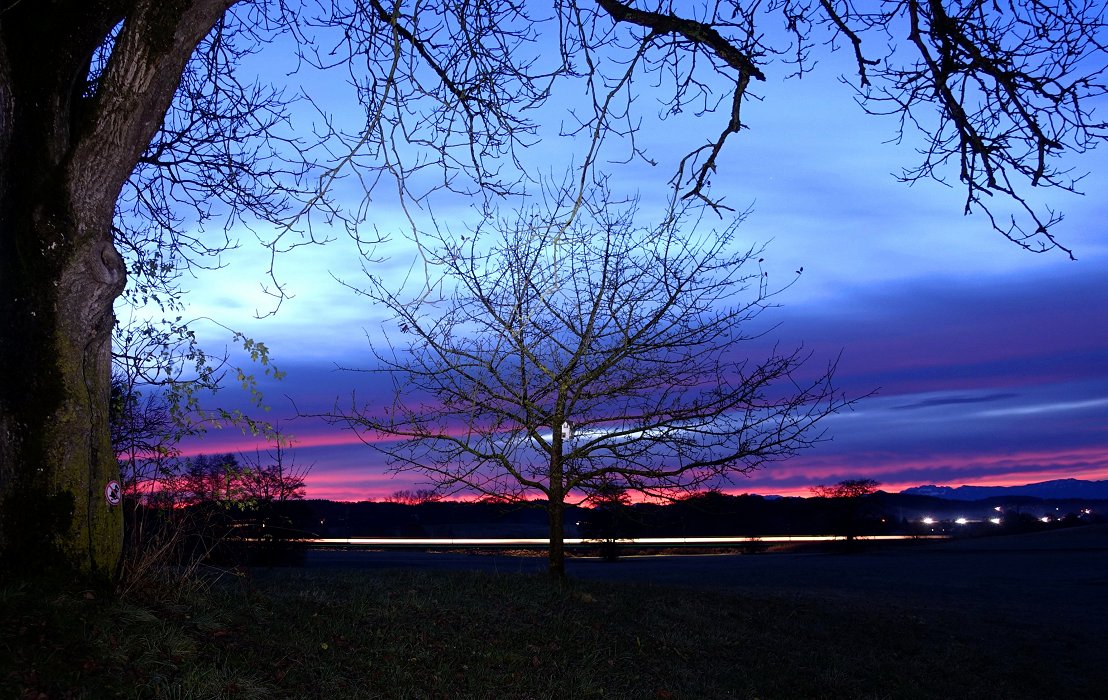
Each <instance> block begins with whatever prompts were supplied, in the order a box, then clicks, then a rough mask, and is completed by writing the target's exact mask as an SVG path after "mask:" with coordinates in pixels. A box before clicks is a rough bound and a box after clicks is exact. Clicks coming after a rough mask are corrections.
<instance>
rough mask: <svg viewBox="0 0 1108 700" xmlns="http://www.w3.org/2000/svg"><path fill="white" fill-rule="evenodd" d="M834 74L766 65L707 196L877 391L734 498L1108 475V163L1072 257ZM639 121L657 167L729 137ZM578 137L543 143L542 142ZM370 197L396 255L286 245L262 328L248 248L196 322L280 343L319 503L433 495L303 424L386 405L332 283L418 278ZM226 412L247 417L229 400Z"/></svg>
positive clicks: (704, 128)
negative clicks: (1017, 235) (276, 295)
mask: <svg viewBox="0 0 1108 700" xmlns="http://www.w3.org/2000/svg"><path fill="white" fill-rule="evenodd" d="M825 64H826V65H824V66H822V67H821V69H820V70H817V71H816V72H815V73H814V74H813V75H810V76H807V77H805V78H804V79H803V80H800V81H797V80H792V81H788V82H782V81H780V80H776V79H774V76H773V75H771V80H770V81H767V84H766V85H765V86H764V87H763V86H759V87H760V96H761V98H762V99H761V100H760V101H755V102H750V103H748V104H747V106H746V107H744V110H745V111H744V117H745V118H746V119H747V123H748V125H749V127H750V128H749V129H748V130H746V131H744V132H742V133H741V134H739V135H738V136H736V137H733V138H732V140H731V141H729V142H728V144H727V146H726V148H725V151H724V155H723V158H722V160H721V162H720V165H719V171H718V174H717V176H716V180H717V181H716V182H715V183H714V187H715V188H716V189H715V191H717V192H720V191H723V192H726V194H727V197H728V201H729V202H732V203H734V204H737V205H739V207H740V208H745V207H747V206H749V207H750V213H749V214H748V215H747V217H746V219H745V221H744V222H743V224H742V227H741V229H740V231H741V236H742V237H743V238H744V241H747V242H749V243H762V244H765V246H766V252H765V257H766V260H767V263H766V264H767V269H768V270H770V272H771V276H772V278H773V279H775V280H780V281H786V282H787V281H791V280H792V279H793V278H794V277H795V278H796V281H795V283H794V284H792V285H791V286H790V287H789V288H788V289H787V291H786V292H784V293H783V294H782V295H781V297H779V298H778V301H779V302H780V303H781V304H782V307H781V308H780V309H776V310H774V311H773V313H772V321H773V322H774V323H775V324H777V325H776V326H775V327H774V329H773V330H772V331H771V337H772V338H773V339H779V340H780V341H781V342H782V343H783V344H785V345H789V344H794V345H795V344H799V343H803V344H804V346H805V347H806V348H808V349H810V350H811V351H812V352H813V361H817V362H825V361H830V360H834V359H835V358H838V370H837V373H836V382H837V384H838V385H839V387H840V388H842V389H843V390H845V391H846V392H847V393H848V395H852V396H856V397H865V398H861V399H860V400H859V401H858V402H857V403H856V405H855V406H854V408H853V410H851V411H847V412H844V413H841V414H839V415H836V416H833V417H831V418H829V419H827V420H826V421H825V422H824V423H823V424H822V426H823V428H824V429H825V435H824V437H825V440H824V441H822V442H820V443H819V444H818V445H817V446H816V447H814V448H813V449H810V450H808V451H806V452H803V453H802V454H801V455H799V456H797V457H795V458H792V459H790V460H788V461H785V462H779V463H774V464H772V465H770V466H769V467H768V468H766V469H764V470H760V471H758V472H755V473H754V474H752V475H750V476H739V477H736V478H735V480H734V481H733V482H732V483H731V484H730V485H728V486H726V487H725V490H728V491H732V492H735V493H759V494H763V495H770V494H778V495H809V493H810V491H809V490H810V488H811V487H812V486H814V485H817V484H829V483H834V482H837V481H840V480H843V479H856V478H869V479H875V480H877V481H878V482H880V483H881V484H882V488H884V489H885V490H889V491H898V490H901V489H903V488H907V487H911V486H917V485H923V484H937V485H949V486H959V485H964V484H968V485H1018V484H1025V483H1032V482H1036V481H1044V480H1047V479H1056V478H1081V479H1108V304H1106V302H1108V203H1106V202H1105V199H1104V194H1103V193H1105V192H1108V153H1106V152H1093V153H1090V154H1087V156H1085V157H1082V158H1080V159H1077V160H1075V161H1074V162H1073V164H1074V165H1075V167H1076V168H1077V169H1078V170H1080V171H1083V172H1084V171H1087V172H1089V175H1088V177H1087V178H1086V179H1085V180H1084V181H1083V182H1082V185H1081V189H1082V191H1083V192H1085V193H1086V194H1085V196H1073V195H1067V194H1065V193H1053V194H1049V193H1048V194H1046V195H1044V196H1045V200H1044V201H1046V202H1049V203H1050V204H1051V205H1052V206H1054V207H1055V208H1058V209H1061V210H1062V211H1063V212H1064V213H1065V215H1066V218H1065V221H1064V222H1063V223H1062V224H1061V225H1060V226H1059V227H1058V229H1057V233H1058V235H1059V236H1060V238H1061V239H1062V241H1063V242H1064V243H1065V245H1066V246H1067V247H1070V248H1071V249H1072V250H1073V251H1074V253H1075V255H1076V257H1077V260H1076V261H1072V260H1070V259H1068V257H1067V256H1066V255H1065V254H1063V253H1060V252H1050V253H1045V254H1034V253H1030V252H1027V251H1024V250H1021V249H1019V248H1018V247H1017V246H1015V245H1014V244H1012V243H1011V242H1009V241H1007V240H1005V239H1004V238H1002V237H1001V236H1000V235H999V234H997V233H995V232H993V231H992V230H991V229H990V227H989V224H988V222H987V220H985V219H984V217H983V216H981V215H976V216H969V217H966V216H963V213H962V208H963V201H962V198H963V196H964V195H963V192H962V191H961V190H960V189H959V188H957V187H953V188H950V187H945V186H943V185H940V184H937V183H932V182H927V183H919V184H916V185H914V186H912V187H908V186H906V185H903V184H900V183H898V182H896V180H895V178H894V176H893V174H894V173H897V172H899V171H900V170H901V169H902V168H904V167H909V166H912V165H914V164H915V155H914V153H913V152H912V148H911V143H901V144H897V143H891V142H890V141H891V140H892V139H893V138H894V137H895V135H896V132H895V127H896V123H895V120H893V119H882V118H878V117H872V116H867V115H865V114H863V113H862V111H861V109H860V108H859V107H858V106H857V105H855V104H854V102H853V100H852V97H851V93H850V91H849V89H846V88H844V87H843V86H842V85H840V84H839V83H838V81H837V79H836V75H837V72H847V73H849V71H839V70H838V69H839V68H842V66H841V65H839V66H837V65H836V59H834V58H832V59H831V60H828V61H825ZM779 72H780V71H779ZM645 124H646V126H645V130H644V132H643V133H642V140H643V143H644V144H645V145H646V146H647V147H648V149H650V150H651V153H654V154H658V155H659V160H660V161H661V162H662V163H663V164H664V163H666V162H672V160H673V159H674V158H676V157H678V156H679V155H680V154H681V153H682V152H683V151H682V148H684V149H685V150H687V147H688V144H689V143H690V141H689V140H688V138H693V139H695V138H708V137H713V136H714V135H715V134H716V133H718V129H719V126H718V120H715V121H708V120H704V121H701V122H696V121H695V120H692V121H689V122H687V123H685V125H684V126H683V127H682V128H680V129H675V128H674V125H673V124H672V123H663V124H662V125H661V126H658V125H657V124H654V123H652V122H650V121H649V120H648V121H647V122H646V123H645ZM675 135H677V137H675ZM565 147H566V144H564V143H554V144H551V143H549V142H547V143H544V144H542V145H540V146H537V147H536V148H535V152H536V156H537V157H540V158H542V157H546V156H545V155H544V154H546V153H550V152H551V151H550V150H549V149H551V148H554V149H556V150H557V149H562V148H565ZM544 149H546V150H544ZM1102 150H1103V149H1102ZM667 158H668V159H669V160H667ZM668 175H669V172H668V171H666V172H662V168H661V167H659V168H657V169H653V170H652V169H650V168H647V167H645V166H641V167H637V168H632V169H626V170H623V171H621V184H629V185H633V186H636V187H641V189H639V191H640V192H641V193H642V194H641V196H642V197H643V202H644V205H646V206H647V207H649V206H650V205H651V204H652V203H653V202H654V200H652V199H651V197H655V198H656V197H657V196H658V195H657V192H658V191H659V190H658V187H657V185H658V183H659V182H662V183H663V184H664V180H666V179H668ZM375 207H376V208H375V209H372V210H371V217H370V218H371V222H372V223H373V224H374V225H375V226H377V227H378V228H379V229H380V230H382V231H385V232H395V233H393V240H392V241H391V242H389V243H387V244H383V245H381V246H378V247H377V248H376V249H375V250H374V256H375V257H377V258H380V259H382V260H381V261H380V262H370V263H365V261H364V260H362V259H360V258H359V257H358V256H357V255H356V251H355V250H354V247H353V246H352V245H351V243H350V242H349V241H348V240H344V239H343V237H342V236H341V235H340V236H338V237H337V240H336V241H335V242H333V243H331V244H329V245H327V246H323V247H312V248H303V249H298V250H296V251H293V252H291V253H289V254H287V255H285V256H284V257H283V258H282V259H280V260H279V262H278V264H279V268H278V273H279V275H280V276H281V280H282V282H284V283H285V284H286V285H287V288H288V290H289V292H290V293H291V294H292V295H293V298H291V299H290V300H288V301H287V302H285V303H284V304H283V306H282V308H281V309H280V310H279V312H278V313H277V314H276V315H274V316H271V317H268V318H265V319H261V320H259V319H256V318H255V314H256V312H257V311H259V310H261V311H265V310H268V309H269V308H270V307H271V302H270V300H269V299H268V298H267V297H266V296H265V295H264V294H263V293H262V292H261V291H260V282H261V280H262V279H263V276H264V269H265V265H267V264H268V259H267V258H266V256H265V255H264V254H261V253H259V251H258V249H257V248H251V247H250V246H244V247H243V249H241V250H239V251H237V252H235V253H233V254H231V255H229V256H228V257H227V258H226V259H225V260H224V263H225V266H224V268H222V269H220V270H214V271H209V272H203V273H200V274H199V276H197V277H196V278H195V279H193V280H192V281H191V282H190V284H189V286H190V287H191V289H190V293H189V297H188V300H187V301H188V305H189V312H190V314H191V315H193V316H196V317H210V318H213V319H216V320H218V321H219V322H220V323H221V324H223V325H225V326H229V327H231V328H234V329H237V330H241V331H243V332H245V333H246V334H247V335H248V336H251V337H253V338H255V339H257V340H261V341H263V342H265V344H266V345H267V346H268V347H269V348H270V351H271V353H272V359H273V361H274V363H275V364H276V365H277V366H278V367H279V368H280V369H281V370H282V371H283V372H285V373H286V375H285V378H284V379H283V380H282V381H280V382H269V381H268V380H266V381H263V383H262V386H261V388H262V389H263V391H264V392H265V396H266V403H267V404H268V405H269V406H270V407H271V409H270V411H269V412H268V413H267V414H266V416H265V417H266V418H268V419H270V420H279V421H280V423H281V428H282V430H283V431H285V432H288V433H290V434H291V435H292V436H293V437H294V440H295V449H294V456H295V459H296V462H297V464H299V465H310V466H311V472H310V474H309V477H308V480H307V493H308V496H309V497H311V498H330V499H341V500H361V499H378V498H381V497H384V496H387V495H389V494H391V493H392V492H394V491H397V490H401V489H410V488H419V487H421V486H422V485H423V484H422V482H421V480H420V477H419V475H418V474H409V473H406V474H401V475H392V474H389V473H388V472H387V470H386V467H385V465H384V463H383V458H382V457H381V456H380V455H378V454H377V453H375V452H374V451H373V450H371V449H369V448H367V447H366V446H364V445H363V444H361V442H360V441H359V440H358V438H357V437H356V436H355V435H353V434H351V433H350V432H347V431H344V430H343V429H341V428H339V427H337V426H331V425H327V424H325V423H323V422H321V421H318V420H314V419H305V418H297V417H296V416H297V413H298V412H299V413H301V414H308V413H315V412H321V411H328V410H330V409H331V408H332V407H333V406H335V405H336V402H337V403H338V404H339V405H345V404H347V403H349V400H350V397H351V395H352V393H353V392H356V393H357V396H358V397H359V398H361V399H372V397H374V396H380V395H381V394H380V392H379V391H377V389H376V387H375V386H374V384H373V382H374V379H373V377H372V376H371V375H369V374H366V373H356V372H350V371H344V370H342V369H339V368H341V367H348V368H349V367H354V368H358V367H361V368H366V367H369V366H371V359H372V358H371V355H370V352H369V345H368V343H369V339H371V338H373V337H376V336H377V335H379V333H380V328H381V325H382V323H384V322H385V319H384V318H383V316H382V314H381V311H380V310H379V309H374V308H370V307H369V306H368V305H367V302H366V301H365V299H364V298H360V297H357V296H355V295H354V294H352V293H351V292H350V290H349V289H347V288H346V287H344V286H343V285H342V284H340V283H339V282H338V281H337V280H336V278H337V279H341V280H344V281H346V282H350V283H353V284H358V282H359V280H362V279H364V274H365V271H364V270H363V265H368V268H367V269H368V270H369V271H370V272H372V273H373V274H375V275H380V276H382V277H383V278H385V279H396V280H399V279H400V277H401V276H402V275H403V274H404V273H405V272H407V271H408V270H409V269H410V267H411V264H412V261H413V259H414V248H413V246H412V244H411V242H410V241H409V240H407V239H406V238H405V236H404V228H405V227H404V224H403V222H402V220H401V217H400V212H399V211H398V209H397V208H396V207H395V206H394V205H393V204H391V203H390V202H389V200H388V198H387V197H383V198H381V201H380V204H379V205H375ZM436 216H437V217H438V218H439V219H440V220H443V219H444V218H445V219H446V220H450V219H451V217H452V216H456V217H457V220H458V222H459V226H461V223H460V222H461V221H463V220H464V219H465V218H466V217H467V216H468V214H467V212H466V210H465V207H464V206H460V205H459V204H458V203H456V202H454V203H448V204H447V205H444V206H443V207H442V208H441V209H439V210H438V211H436ZM243 238H244V239H247V238H248V235H247V234H245V233H243ZM801 268H803V273H801V274H799V275H797V274H796V272H795V271H796V270H799V269H801ZM398 283H399V282H398ZM198 330H199V331H200V333H201V336H202V338H203V339H204V342H205V343H206V344H207V345H208V347H212V348H215V349H218V348H219V347H220V346H221V345H222V344H228V343H229V339H228V338H227V336H226V333H225V332H224V331H222V330H221V329H218V328H215V327H198ZM213 403H214V404H219V405H230V406H244V405H245V403H244V400H243V397H242V396H241V395H240V394H239V393H237V392H236V391H235V390H234V389H233V388H229V389H227V390H225V391H223V392H221V393H220V394H219V395H218V396H217V397H216V399H215V400H214V401H213ZM183 447H184V451H185V454H196V453H200V452H207V453H215V452H228V451H230V452H244V453H247V454H252V453H253V452H254V450H255V449H256V448H258V447H259V444H258V442H257V440H256V439H255V438H252V437H250V436H244V435H243V434H242V433H241V432H239V431H238V430H236V429H234V428H223V429H220V430H211V431H209V432H208V433H207V434H206V435H205V436H204V437H203V439H201V440H192V441H189V442H187V443H186V444H185V445H184V446H183ZM260 447H261V448H262V449H264V444H263V445H260Z"/></svg>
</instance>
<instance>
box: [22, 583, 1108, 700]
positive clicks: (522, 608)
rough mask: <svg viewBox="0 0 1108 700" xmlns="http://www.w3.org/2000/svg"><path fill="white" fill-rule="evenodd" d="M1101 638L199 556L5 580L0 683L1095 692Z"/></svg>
mask: <svg viewBox="0 0 1108 700" xmlns="http://www.w3.org/2000/svg"><path fill="white" fill-rule="evenodd" d="M1101 642H1102V640H1098V639H1094V638H1091V637H1090V635H1088V634H1081V633H1077V634H1067V633H1064V632H1062V631H1061V630H1058V629H1056V628H1054V627H1052V626H1051V625H1050V621H1049V620H1047V621H1043V620H1026V619H1003V618H997V616H996V615H989V614H983V613H979V612H975V611H974V610H973V609H968V610H966V611H961V612H959V611H950V610H945V611H944V610H942V609H934V610H930V609H921V608H919V606H909V605H900V604H897V603H895V602H891V601H889V600H884V599H882V600H865V599H858V598H846V597H843V596H835V595H826V594H821V593H819V592H818V591H815V592H812V593H810V594H804V593H797V592H796V590H790V592H788V593H783V592H775V591H774V590H773V589H765V590H758V591H742V592H736V591H727V590H713V589H704V588H700V589H697V588H690V587H684V586H672V585H656V584H653V585H647V584H641V583H630V582H610V581H583V580H570V581H568V582H566V583H559V582H555V581H552V580H550V579H548V578H546V577H545V576H539V575H524V574H518V573H489V572H484V573H482V572H472V571H458V572H446V571H413V570H356V569H354V570H329V569H310V568H309V569H296V568H289V569H269V570H264V569H255V570H251V571H247V570H242V569H239V570H218V569H206V568H201V569H198V570H197V571H195V572H194V573H193V574H191V575H189V576H187V577H181V576H175V575H162V576H160V577H154V578H151V579H149V580H147V581H146V582H145V583H144V585H142V586H140V587H134V588H132V589H131V590H130V591H128V592H127V593H126V594H125V595H123V596H122V597H120V596H114V595H112V596H106V595H100V594H97V593H95V592H91V591H84V592H82V591H70V592H62V593H59V592H46V591H45V590H44V589H41V588H36V587H33V586H30V585H27V584H22V585H19V584H14V585H7V586H5V587H3V588H0V697H3V698H36V699H37V698H50V699H54V698H115V697H119V698H398V699H399V698H520V699H523V698H1055V697H1056V698H1094V697H1103V695H1102V693H1103V690H1104V688H1105V687H1108V670H1106V669H1105V664H1104V663H1103V661H1104V653H1103V647H1102V646H1101Z"/></svg>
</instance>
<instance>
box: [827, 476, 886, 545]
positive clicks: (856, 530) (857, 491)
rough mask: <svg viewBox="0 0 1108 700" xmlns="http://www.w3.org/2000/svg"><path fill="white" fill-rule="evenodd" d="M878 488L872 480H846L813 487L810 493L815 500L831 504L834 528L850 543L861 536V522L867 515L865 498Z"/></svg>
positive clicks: (877, 484) (878, 484)
mask: <svg viewBox="0 0 1108 700" xmlns="http://www.w3.org/2000/svg"><path fill="white" fill-rule="evenodd" d="M879 486H881V484H880V483H879V482H877V481H875V480H873V479H846V480H844V481H840V482H839V483H837V484H831V485H830V486H828V485H826V484H819V485H818V486H813V487H812V489H811V491H812V495H813V496H815V497H816V498H825V499H828V500H829V501H830V502H831V505H832V509H833V510H834V515H835V518H836V520H837V523H836V527H837V528H839V530H840V531H841V532H842V533H843V534H844V535H846V539H847V540H848V541H852V540H854V538H856V537H857V536H858V535H860V534H861V526H862V520H863V518H864V517H866V515H867V508H866V503H867V502H866V497H867V496H870V495H872V494H874V493H876V492H877V488H878V487H879Z"/></svg>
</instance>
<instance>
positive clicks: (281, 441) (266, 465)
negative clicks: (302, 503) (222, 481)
mask: <svg viewBox="0 0 1108 700" xmlns="http://www.w3.org/2000/svg"><path fill="white" fill-rule="evenodd" d="M293 444H294V443H293V441H292V440H291V439H290V438H289V437H287V436H286V435H284V434H282V433H281V430H280V426H279V425H278V426H276V429H275V434H274V435H273V437H272V439H271V446H270V447H269V449H267V450H266V451H265V453H264V454H263V453H262V452H261V450H258V451H256V452H255V453H254V456H252V457H249V456H246V455H243V456H242V461H243V462H244V463H245V464H246V469H245V471H244V472H243V474H242V488H243V493H244V496H245V497H246V498H247V499H250V500H253V501H256V502H261V503H273V502H281V501H295V500H299V499H302V498H304V489H305V486H306V484H307V478H308V474H309V473H310V472H311V470H312V466H313V465H310V464H309V465H307V466H305V465H303V464H297V462H296V457H295V456H294V455H293V454H292V447H293Z"/></svg>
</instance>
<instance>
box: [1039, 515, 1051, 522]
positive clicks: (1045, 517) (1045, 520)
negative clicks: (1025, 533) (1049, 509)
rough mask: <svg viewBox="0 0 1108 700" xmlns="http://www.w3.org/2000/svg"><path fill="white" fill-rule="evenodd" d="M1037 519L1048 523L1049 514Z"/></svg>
mask: <svg viewBox="0 0 1108 700" xmlns="http://www.w3.org/2000/svg"><path fill="white" fill-rule="evenodd" d="M1039 520H1040V521H1042V522H1044V523H1049V522H1050V516H1049V515H1044V516H1043V517H1041V518H1039Z"/></svg>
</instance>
